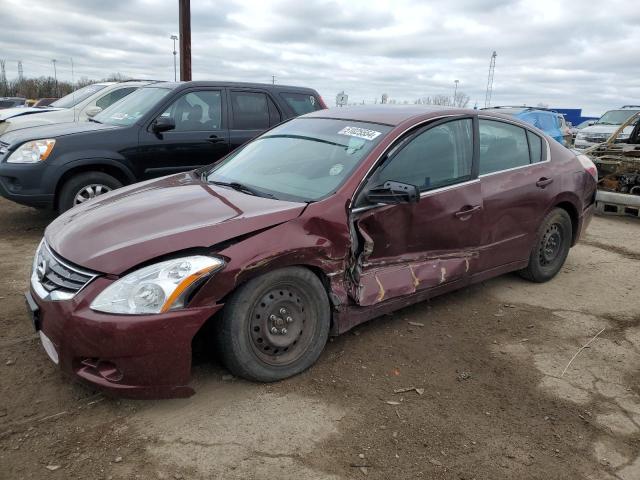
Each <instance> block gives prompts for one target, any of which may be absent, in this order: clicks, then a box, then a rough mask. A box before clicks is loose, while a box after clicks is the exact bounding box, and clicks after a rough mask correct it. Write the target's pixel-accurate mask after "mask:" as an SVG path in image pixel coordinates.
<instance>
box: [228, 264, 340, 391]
mask: <svg viewBox="0 0 640 480" xmlns="http://www.w3.org/2000/svg"><path fill="white" fill-rule="evenodd" d="M330 315H331V314H330V307H329V299H328V297H327V292H326V290H325V288H324V286H323V285H322V282H320V280H319V279H318V277H317V276H316V275H314V274H313V273H312V272H311V271H309V270H307V269H306V268H302V267H288V268H283V269H280V270H275V271H273V272H269V273H266V274H264V275H262V276H260V277H257V278H254V279H252V280H250V281H249V282H247V283H246V284H244V285H243V286H241V287H240V288H239V289H238V290H237V291H236V292H235V293H234V294H233V295H232V297H231V299H230V300H229V301H228V302H227V304H226V305H225V308H224V311H223V314H222V318H221V319H219V320H218V322H219V323H218V325H217V332H216V333H217V338H216V340H217V344H218V346H219V348H218V350H219V352H220V353H221V356H222V360H223V363H224V364H225V366H226V367H227V368H228V369H229V370H230V371H231V373H233V374H234V375H237V376H240V377H243V378H246V379H248V380H254V381H259V382H273V381H276V380H281V379H283V378H287V377H290V376H292V375H296V374H298V373H300V372H302V371H304V370H306V369H307V368H309V367H310V366H311V365H313V364H314V363H315V361H316V360H317V359H318V357H319V356H320V354H321V353H322V350H323V349H324V346H325V344H326V342H327V338H328V335H329V324H330Z"/></svg>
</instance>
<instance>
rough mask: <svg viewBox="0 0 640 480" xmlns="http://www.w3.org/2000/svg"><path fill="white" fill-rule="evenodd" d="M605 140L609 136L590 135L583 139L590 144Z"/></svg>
mask: <svg viewBox="0 0 640 480" xmlns="http://www.w3.org/2000/svg"><path fill="white" fill-rule="evenodd" d="M607 138H609V135H592V136H589V137H585V140H586V141H587V142H590V143H602V142H604V141H605V140H606V139H607Z"/></svg>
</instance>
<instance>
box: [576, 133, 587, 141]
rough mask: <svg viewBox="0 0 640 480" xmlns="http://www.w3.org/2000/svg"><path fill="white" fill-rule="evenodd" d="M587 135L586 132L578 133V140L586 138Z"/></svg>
mask: <svg viewBox="0 0 640 480" xmlns="http://www.w3.org/2000/svg"><path fill="white" fill-rule="evenodd" d="M585 138H587V136H586V135H585V134H584V133H579V134H577V135H576V140H584V139H585Z"/></svg>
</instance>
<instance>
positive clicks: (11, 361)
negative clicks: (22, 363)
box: [5, 358, 16, 366]
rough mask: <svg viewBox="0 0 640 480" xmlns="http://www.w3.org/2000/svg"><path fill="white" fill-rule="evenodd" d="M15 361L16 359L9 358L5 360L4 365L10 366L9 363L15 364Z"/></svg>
mask: <svg viewBox="0 0 640 480" xmlns="http://www.w3.org/2000/svg"><path fill="white" fill-rule="evenodd" d="M15 363H16V361H15V360H13V359H11V358H10V359H9V360H7V362H6V363H5V365H7V366H11V365H13V364H15Z"/></svg>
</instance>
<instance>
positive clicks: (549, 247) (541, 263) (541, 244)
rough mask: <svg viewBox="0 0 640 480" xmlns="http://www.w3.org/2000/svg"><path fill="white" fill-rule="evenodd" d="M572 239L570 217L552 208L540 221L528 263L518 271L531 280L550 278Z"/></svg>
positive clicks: (555, 271) (562, 261) (554, 273)
mask: <svg viewBox="0 0 640 480" xmlns="http://www.w3.org/2000/svg"><path fill="white" fill-rule="evenodd" d="M572 239H573V232H572V224H571V217H569V214H568V213H567V212H566V211H565V210H563V209H561V208H556V209H554V210H552V211H551V212H550V213H549V214H548V215H547V216H546V217H545V219H544V220H543V221H542V224H541V225H540V228H539V229H538V234H537V237H536V243H535V245H534V247H533V250H532V252H531V255H530V257H529V265H527V268H525V269H524V270H521V271H520V272H519V273H520V275H522V276H523V277H524V278H526V279H527V280H531V281H533V282H546V281H548V280H551V279H552V278H553V277H555V276H556V274H557V273H558V272H559V271H560V269H561V268H562V265H564V262H565V260H566V259H567V255H568V254H569V249H570V248H571V242H572Z"/></svg>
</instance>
